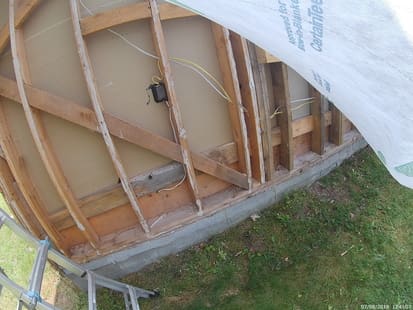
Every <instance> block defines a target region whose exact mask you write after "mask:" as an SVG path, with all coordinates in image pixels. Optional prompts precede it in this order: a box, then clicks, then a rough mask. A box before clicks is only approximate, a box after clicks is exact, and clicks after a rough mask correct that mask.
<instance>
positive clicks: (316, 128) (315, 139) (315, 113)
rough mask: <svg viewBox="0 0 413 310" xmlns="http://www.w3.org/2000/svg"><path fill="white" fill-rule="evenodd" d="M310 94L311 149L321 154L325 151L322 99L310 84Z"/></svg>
mask: <svg viewBox="0 0 413 310" xmlns="http://www.w3.org/2000/svg"><path fill="white" fill-rule="evenodd" d="M310 96H311V97H312V98H314V99H313V100H312V103H311V115H312V117H313V131H312V134H311V150H312V151H313V152H314V153H317V154H319V155H323V154H324V152H325V141H326V126H325V119H324V115H325V114H324V106H325V105H324V99H323V96H322V95H321V94H320V92H318V91H317V90H316V89H315V88H314V87H312V86H310Z"/></svg>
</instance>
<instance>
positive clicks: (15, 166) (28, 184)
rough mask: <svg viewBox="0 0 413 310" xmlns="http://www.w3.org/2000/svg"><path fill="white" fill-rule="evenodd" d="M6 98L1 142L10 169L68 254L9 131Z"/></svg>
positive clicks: (1, 111) (1, 112) (0, 106)
mask: <svg viewBox="0 0 413 310" xmlns="http://www.w3.org/2000/svg"><path fill="white" fill-rule="evenodd" d="M3 105H4V99H2V98H0V143H1V146H2V149H3V151H4V155H5V157H6V160H7V163H8V165H9V167H10V170H11V172H12V174H13V176H14V178H15V179H16V182H17V184H18V186H19V188H20V190H21V191H22V193H23V196H24V198H25V200H26V201H27V203H28V204H29V206H30V209H31V210H32V211H33V213H34V214H35V216H36V218H37V220H38V221H39V223H40V224H41V225H42V227H43V229H44V230H45V232H46V233H47V235H48V236H49V237H50V239H51V240H52V241H53V242H54V244H55V245H56V246H57V247H58V248H59V249H60V250H61V251H62V252H64V253H66V254H68V249H67V247H66V241H65V240H64V239H63V237H62V235H61V234H60V233H59V232H58V231H57V230H56V227H54V225H52V224H51V223H50V222H49V220H48V215H47V212H46V210H45V207H44V206H43V203H42V201H41V199H40V196H39V194H38V192H37V189H36V187H35V186H34V184H33V182H32V180H31V178H30V174H29V172H28V171H27V168H26V166H25V163H24V159H23V158H22V157H21V155H20V154H19V152H18V150H17V147H16V145H15V143H14V141H13V137H12V135H11V133H10V131H9V126H8V121H7V116H6V114H5V111H4V107H3Z"/></svg>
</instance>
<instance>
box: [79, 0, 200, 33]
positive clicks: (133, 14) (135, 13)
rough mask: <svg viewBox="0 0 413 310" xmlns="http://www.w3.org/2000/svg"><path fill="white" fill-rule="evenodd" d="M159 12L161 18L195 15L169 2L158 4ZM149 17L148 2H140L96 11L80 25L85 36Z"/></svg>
mask: <svg viewBox="0 0 413 310" xmlns="http://www.w3.org/2000/svg"><path fill="white" fill-rule="evenodd" d="M159 13H160V18H161V20H168V19H174V18H184V17H190V16H196V15H197V14H196V13H194V12H192V11H189V10H185V9H183V8H181V7H179V6H176V5H173V4H170V3H162V4H160V5H159ZM150 18H151V10H150V7H149V6H148V3H147V2H141V3H134V4H130V5H126V6H123V7H119V8H113V9H111V10H108V11H105V12H102V13H98V14H96V15H93V16H88V17H85V18H83V19H82V20H81V21H80V25H81V28H82V34H83V35H84V36H86V35H89V34H92V33H95V32H98V31H101V30H104V29H108V28H110V27H115V26H118V25H121V24H124V23H129V22H133V21H138V20H142V19H150Z"/></svg>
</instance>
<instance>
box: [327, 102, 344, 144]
mask: <svg viewBox="0 0 413 310" xmlns="http://www.w3.org/2000/svg"><path fill="white" fill-rule="evenodd" d="M331 118H332V120H331V129H330V130H331V131H330V139H331V142H332V143H334V144H335V145H342V144H343V143H344V132H343V113H341V111H340V110H339V109H337V107H336V106H335V105H333V104H332V105H331Z"/></svg>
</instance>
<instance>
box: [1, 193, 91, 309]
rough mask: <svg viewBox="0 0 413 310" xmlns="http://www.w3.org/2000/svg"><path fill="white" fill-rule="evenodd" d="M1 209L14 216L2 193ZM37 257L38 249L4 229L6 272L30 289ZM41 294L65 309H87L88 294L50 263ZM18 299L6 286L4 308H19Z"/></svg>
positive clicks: (2, 296)
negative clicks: (86, 295) (85, 295)
mask: <svg viewBox="0 0 413 310" xmlns="http://www.w3.org/2000/svg"><path fill="white" fill-rule="evenodd" d="M0 208H1V209H3V210H5V211H6V212H7V213H9V215H10V210H9V208H8V207H7V205H6V203H5V202H4V200H3V197H2V196H1V194H0ZM35 256H36V249H34V248H31V247H29V246H28V245H27V243H26V242H24V241H23V240H22V239H20V238H19V237H17V236H16V235H15V234H13V232H12V231H11V230H9V229H8V227H6V226H3V227H2V228H1V229H0V267H1V268H3V269H4V271H5V273H6V275H7V276H8V277H9V278H10V279H12V280H13V281H14V282H16V283H18V284H19V285H20V286H22V287H25V288H27V287H28V284H29V277H30V273H31V270H32V265H33V263H34V260H35ZM41 296H42V298H43V299H45V300H46V301H48V302H50V303H56V304H57V305H58V306H59V307H61V308H62V309H67V310H69V309H76V308H77V309H86V308H87V307H84V305H85V300H86V299H85V297H84V295H83V294H81V293H80V292H79V291H78V290H77V288H75V287H74V285H73V284H72V283H71V282H69V280H67V279H65V278H64V277H62V276H61V275H60V273H59V272H58V271H56V270H55V269H54V268H53V267H52V266H51V265H50V264H47V265H46V271H45V276H44V281H43V286H42V292H41ZM16 305H17V300H16V298H15V297H14V296H13V295H12V294H11V293H10V292H9V291H8V290H7V289H5V288H3V291H2V295H1V297H0V310H9V309H10V310H11V309H13V310H14V309H16Z"/></svg>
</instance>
